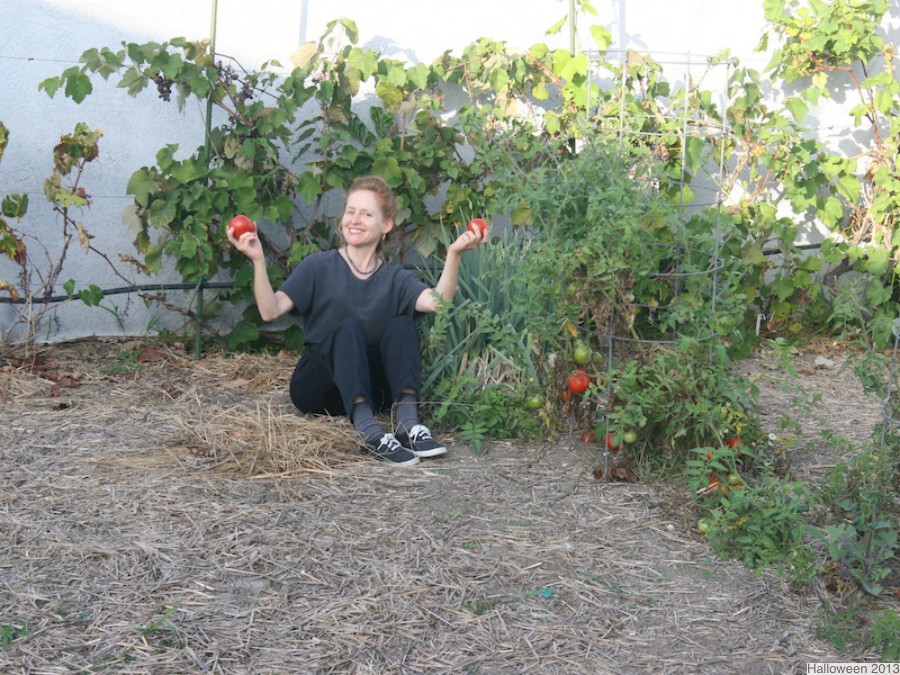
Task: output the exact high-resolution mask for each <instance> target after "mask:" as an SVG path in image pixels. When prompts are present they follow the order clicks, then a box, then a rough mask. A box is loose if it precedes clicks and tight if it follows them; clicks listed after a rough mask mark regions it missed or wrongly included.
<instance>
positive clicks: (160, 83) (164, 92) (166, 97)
mask: <svg viewBox="0 0 900 675" xmlns="http://www.w3.org/2000/svg"><path fill="white" fill-rule="evenodd" d="M150 79H151V80H153V82H154V84H156V90H157V91H158V92H159V97H160V98H161V99H162V100H163V101H170V100H172V85H173V84H175V82H174V80H170V79H169V78H168V77H166V76H164V75H153V76H151V77H150Z"/></svg>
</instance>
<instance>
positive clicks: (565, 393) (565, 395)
mask: <svg viewBox="0 0 900 675" xmlns="http://www.w3.org/2000/svg"><path fill="white" fill-rule="evenodd" d="M559 400H560V401H562V402H563V403H568V402H569V401H571V400H572V390H571V389H563V390H562V391H561V392H560V393H559Z"/></svg>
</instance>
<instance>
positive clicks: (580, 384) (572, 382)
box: [566, 370, 591, 394]
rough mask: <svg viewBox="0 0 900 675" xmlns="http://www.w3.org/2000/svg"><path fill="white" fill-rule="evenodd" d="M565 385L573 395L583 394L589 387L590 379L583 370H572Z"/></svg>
mask: <svg viewBox="0 0 900 675" xmlns="http://www.w3.org/2000/svg"><path fill="white" fill-rule="evenodd" d="M566 384H567V385H568V387H569V390H570V391H571V392H572V393H573V394H583V393H584V392H586V391H587V388H588V387H589V386H590V385H591V378H590V377H589V376H588V374H587V373H586V372H584V371H583V370H573V371H572V374H571V375H569V379H568V380H566Z"/></svg>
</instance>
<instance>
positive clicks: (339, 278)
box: [280, 250, 429, 349]
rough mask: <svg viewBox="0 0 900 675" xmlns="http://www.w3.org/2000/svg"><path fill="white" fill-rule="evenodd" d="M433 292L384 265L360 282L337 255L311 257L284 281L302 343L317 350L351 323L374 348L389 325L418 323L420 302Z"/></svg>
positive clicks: (407, 272) (333, 252)
mask: <svg viewBox="0 0 900 675" xmlns="http://www.w3.org/2000/svg"><path fill="white" fill-rule="evenodd" d="M428 288H429V286H428V285H427V284H426V283H425V282H423V281H422V280H421V279H419V278H418V277H417V276H416V275H415V274H413V273H412V272H411V271H410V270H407V269H405V268H403V267H401V266H400V265H394V264H384V265H382V266H381V267H380V268H379V269H378V271H377V272H375V273H374V274H373V275H372V276H371V277H369V278H368V279H359V278H357V277H356V276H355V275H354V274H353V272H352V271H351V270H350V268H349V267H348V266H347V263H346V262H344V259H343V258H342V257H341V254H340V253H339V252H338V251H337V250H330V251H322V252H319V253H313V254H311V255H308V256H306V257H305V258H304V259H303V260H301V261H300V263H299V264H298V265H297V267H296V268H294V270H293V271H292V272H291V273H290V274H289V275H288V278H287V279H285V281H284V284H282V286H281V289H280V290H281V291H283V292H284V293H286V294H287V296H288V297H289V298H290V299H291V301H292V302H293V303H294V310H295V311H296V312H297V314H299V316H300V320H301V322H302V326H303V342H304V344H305V345H306V347H307V349H312V348H314V347H315V346H316V345H318V344H319V343H320V342H322V341H323V340H325V339H326V338H327V337H328V336H329V335H331V334H332V333H333V332H334V331H335V329H336V328H337V327H338V326H339V325H340V324H341V322H343V321H344V320H346V319H355V320H357V321H359V323H360V325H361V326H362V328H363V331H364V332H365V334H366V341H367V342H368V344H369V345H370V346H372V345H376V344H377V343H378V340H379V339H380V338H381V334H382V333H383V332H384V328H385V326H386V325H387V322H388V321H389V320H391V319H393V318H394V317H397V316H411V317H415V314H416V312H415V309H416V300H417V299H418V297H419V295H421V293H422V291H424V290H427V289H428Z"/></svg>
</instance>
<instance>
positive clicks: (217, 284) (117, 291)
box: [0, 281, 234, 305]
mask: <svg viewBox="0 0 900 675" xmlns="http://www.w3.org/2000/svg"><path fill="white" fill-rule="evenodd" d="M195 288H234V282H232V281H210V282H203V283H198V284H142V285H139V286H123V287H121V288H105V289H103V290H102V291H101V293H103V296H104V297H106V296H107V295H122V294H124V293H139V292H142V291H155V292H160V291H190V290H193V289H195ZM77 299H78V295H77V294H76V295H51V296H50V297H49V298H0V304H6V305H26V304H29V303H31V304H38V305H41V304H51V303H54V302H65V301H67V300H77Z"/></svg>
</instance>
